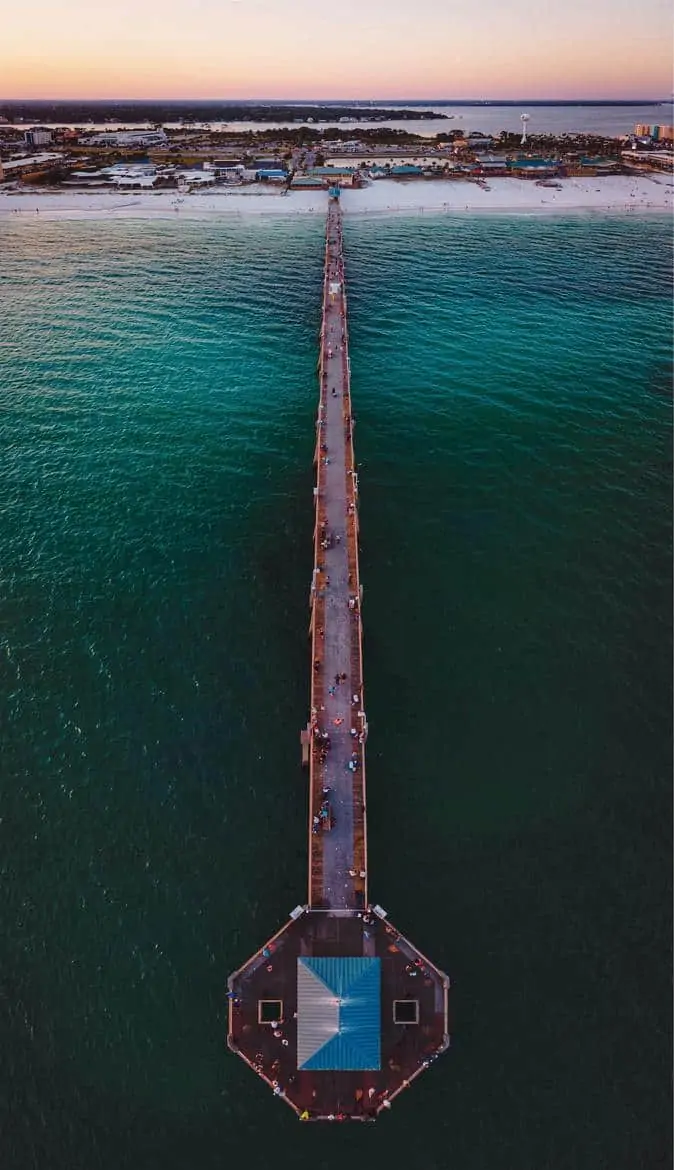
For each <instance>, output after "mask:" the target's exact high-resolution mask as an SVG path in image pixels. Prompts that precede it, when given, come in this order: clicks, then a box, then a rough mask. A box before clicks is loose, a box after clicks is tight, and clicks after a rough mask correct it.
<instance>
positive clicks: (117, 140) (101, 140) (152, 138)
mask: <svg viewBox="0 0 674 1170" xmlns="http://www.w3.org/2000/svg"><path fill="white" fill-rule="evenodd" d="M167 143H168V138H167V136H166V133H165V131H164V130H111V131H105V133H103V134H95V135H94V136H93V138H87V140H86V145H87V146H121V147H126V148H127V149H128V150H133V149H138V148H142V147H145V146H165V145H166V144H167Z"/></svg>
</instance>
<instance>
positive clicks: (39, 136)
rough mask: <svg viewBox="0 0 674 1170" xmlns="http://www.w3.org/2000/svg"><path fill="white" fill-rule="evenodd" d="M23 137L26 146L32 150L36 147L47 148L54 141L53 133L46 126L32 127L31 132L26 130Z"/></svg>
mask: <svg viewBox="0 0 674 1170" xmlns="http://www.w3.org/2000/svg"><path fill="white" fill-rule="evenodd" d="M23 137H24V142H25V143H26V146H30V147H32V149H33V150H34V149H35V147H36V146H49V144H50V143H51V142H53V141H54V135H53V132H52V131H51V130H49V129H48V128H47V127H46V126H33V128H32V129H31V130H26V133H25V134H24V136H23Z"/></svg>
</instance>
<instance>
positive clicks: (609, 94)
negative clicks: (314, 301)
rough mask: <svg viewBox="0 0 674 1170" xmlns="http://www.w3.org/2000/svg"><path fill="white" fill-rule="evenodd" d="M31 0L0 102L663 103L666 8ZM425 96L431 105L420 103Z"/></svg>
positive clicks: (489, 1)
mask: <svg viewBox="0 0 674 1170" xmlns="http://www.w3.org/2000/svg"><path fill="white" fill-rule="evenodd" d="M338 16H339V19H338V20H337V21H336V22H334V23H333V21H332V20H331V19H330V16H329V14H327V11H326V10H325V9H322V8H319V7H318V6H317V5H316V3H315V0H191V4H189V5H188V2H187V0H162V2H160V0H144V3H143V4H142V5H137V4H136V3H135V0H117V2H116V3H115V5H114V6H113V5H112V3H111V0H102V3H100V4H98V5H97V6H96V7H95V8H93V7H90V6H85V5H84V4H83V2H82V0H61V2H60V4H59V5H58V8H57V7H56V6H54V5H53V3H50V0H34V3H33V5H32V6H31V22H30V33H29V34H28V33H27V30H26V25H25V23H24V18H23V15H22V14H20V13H19V12H18V10H17V11H15V12H11V13H9V14H8V15H5V17H4V18H3V24H2V41H3V52H2V68H1V69H0V99H5V100H6V99H12V98H14V99H21V98H24V99H30V98H34V99H38V98H43V99H49V98H52V99H56V100H58V99H74V100H77V99H83V100H95V99H97V98H98V99H101V100H103V99H115V98H127V100H131V99H135V100H144V99H145V100H152V99H162V98H163V99H166V100H170V99H174V100H180V99H184V100H189V99H192V100H198V99H202V100H244V99H245V100H252V99H255V98H256V97H259V100H269V101H283V100H286V101H292V100H293V99H297V100H311V99H330V100H380V101H386V100H387V99H396V100H399V99H405V98H410V99H414V100H427V101H428V102H429V103H431V102H432V101H433V99H434V98H435V100H436V101H437V100H446V99H452V98H456V99H459V100H485V99H488V100H491V101H496V100H498V99H499V98H500V99H504V100H511V101H514V100H518V99H522V100H527V99H529V100H531V99H536V100H544V99H546V98H549V99H553V100H554V99H558V100H561V99H566V100H573V99H574V98H576V99H582V98H585V99H594V100H601V99H602V98H604V99H607V100H610V99H617V98H623V99H629V98H637V99H647V98H652V99H662V98H665V97H667V96H668V95H670V94H671V93H672V60H671V52H670V46H671V24H672V20H671V14H670V9H669V3H668V0H667V2H666V0H642V4H641V7H640V9H639V13H638V20H635V13H634V7H633V5H632V2H631V0H566V3H565V5H564V11H563V12H562V11H561V6H560V8H555V9H552V10H550V11H548V10H546V9H543V8H541V7H540V6H536V5H534V3H533V0H510V3H509V4H508V5H507V6H503V5H502V3H501V2H500V0H482V4H481V6H480V9H479V10H470V11H466V10H464V9H454V10H452V8H451V7H450V6H449V5H448V4H447V3H446V0H415V3H414V5H413V6H411V5H410V4H409V2H408V0H366V2H364V0H341V3H340V8H339V11H338ZM429 95H430V96H429Z"/></svg>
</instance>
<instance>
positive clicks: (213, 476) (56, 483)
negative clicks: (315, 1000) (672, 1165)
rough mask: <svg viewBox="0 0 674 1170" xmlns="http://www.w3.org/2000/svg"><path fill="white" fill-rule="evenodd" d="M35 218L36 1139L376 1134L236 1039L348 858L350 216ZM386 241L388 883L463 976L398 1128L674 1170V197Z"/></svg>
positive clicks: (21, 709)
mask: <svg viewBox="0 0 674 1170" xmlns="http://www.w3.org/2000/svg"><path fill="white" fill-rule="evenodd" d="M0 231H1V233H2V234H1V237H0V407H1V411H2V414H1V416H0V417H1V419H2V425H1V429H0V434H1V436H2V444H3V459H2V464H1V465H0V533H1V542H2V543H1V548H2V557H1V558H0V580H1V586H2V593H1V597H2V608H1V611H0V612H1V621H0V662H1V663H2V676H3V703H2V706H3V733H2V738H3V753H2V779H3V800H2V806H3V807H2V829H3V836H4V845H3V864H2V874H3V879H4V883H3V884H4V912H3V920H2V921H3V929H2V943H1V944H0V997H1V998H0V1002H1V1011H0V1019H2V1033H1V1035H2V1040H3V1045H2V1047H3V1065H4V1077H5V1085H4V1092H3V1100H4V1102H5V1109H8V1113H7V1116H6V1118H5V1124H4V1139H3V1143H4V1159H5V1164H6V1165H7V1167H8V1170H29V1168H30V1170H33V1168H36V1167H37V1168H40V1170H42V1168H44V1170H79V1168H80V1167H82V1170H84V1168H86V1170H98V1168H99V1167H100V1168H105V1170H108V1168H110V1170H113V1168H114V1170H121V1168H122V1167H129V1168H132V1170H155V1168H157V1170H159V1167H161V1168H162V1170H173V1168H175V1170H178V1168H180V1170H184V1167H187V1166H190V1167H195V1168H198V1170H209V1168H210V1167H213V1168H214V1170H215V1167H218V1168H220V1167H221V1166H222V1165H223V1164H224V1163H223V1159H224V1162H226V1163H227V1164H230V1162H231V1163H232V1164H233V1161H234V1159H235V1158H238V1159H240V1160H241V1161H242V1162H243V1160H244V1159H245V1160H246V1161H247V1162H250V1158H251V1151H253V1152H254V1154H255V1156H254V1157H253V1162H254V1163H255V1164H256V1165H257V1164H258V1163H259V1165H260V1166H266V1165H267V1163H269V1164H272V1162H273V1163H276V1162H278V1161H281V1162H283V1161H284V1159H285V1160H287V1159H288V1158H290V1157H292V1158H293V1164H294V1165H296V1166H297V1167H299V1168H301V1167H303V1166H307V1167H309V1165H311V1166H316V1165H318V1164H320V1166H322V1167H332V1166H335V1167H337V1165H341V1164H342V1162H343V1158H344V1155H345V1153H346V1154H347V1156H348V1153H349V1151H350V1150H351V1148H352V1147H353V1146H355V1143H356V1142H359V1141H360V1139H356V1138H355V1137H353V1135H352V1136H351V1137H348V1135H347V1134H344V1133H343V1132H342V1131H340V1132H338V1133H337V1134H336V1140H335V1141H334V1143H333V1141H332V1138H333V1136H334V1135H332V1134H331V1135H330V1142H329V1143H328V1145H327V1146H326V1144H325V1140H324V1136H323V1138H321V1136H320V1135H318V1136H317V1137H316V1140H317V1141H319V1146H316V1145H315V1143H314V1142H313V1138H312V1137H311V1135H310V1137H309V1139H308V1140H309V1145H308V1146H307V1149H306V1150H304V1149H303V1148H302V1147H298V1146H297V1130H296V1122H295V1121H294V1119H293V1117H292V1115H291V1114H290V1111H286V1110H283V1109H280V1108H278V1104H277V1102H276V1101H274V1100H273V1098H272V1096H271V1094H268V1093H267V1092H266V1091H265V1089H264V1087H263V1086H262V1085H261V1084H258V1083H257V1082H256V1081H255V1080H254V1078H253V1077H252V1074H250V1073H248V1071H247V1070H246V1069H245V1068H244V1067H243V1065H242V1064H241V1062H239V1061H236V1060H235V1059H234V1058H233V1057H231V1056H229V1055H228V1054H227V1052H226V1050H225V1047H224V1034H225V1031H226V1011H225V1001H224V985H225V978H226V975H227V973H228V971H229V970H231V969H233V968H234V967H236V966H238V965H239V964H240V962H242V961H243V960H244V959H245V958H246V957H247V956H248V954H249V953H250V952H251V951H252V950H253V949H255V948H256V947H257V946H258V945H260V944H261V943H262V942H263V941H264V939H265V938H266V937H268V936H269V935H270V934H271V933H272V931H273V930H275V929H276V928H277V926H278V925H279V924H280V923H281V922H282V921H283V920H284V918H285V917H286V916H287V913H288V912H289V910H291V909H292V907H293V906H295V905H296V904H297V902H298V901H300V900H301V899H302V897H303V890H304V889H305V880H306V873H305V869H306V853H305V828H306V792H305V778H304V777H303V775H302V773H301V770H300V767H299V730H300V728H301V726H303V724H304V723H305V722H306V715H307V700H308V669H307V668H308V659H307V654H308V648H307V642H306V630H307V624H308V611H307V598H308V587H309V580H310V574H311V527H312V486H313V485H312V468H311V458H312V453H313V424H314V412H315V405H316V383H315V362H316V353H317V349H316V339H317V331H318V326H319V315H320V296H321V276H322V272H321V265H322V245H323V238H322V231H323V223H322V220H321V218H320V217H316V218H312V217H305V218H303V219H302V220H294V219H290V218H286V219H281V218H279V219H275V218H271V219H264V221H263V217H259V222H256V221H251V222H246V221H245V220H243V221H240V222H236V223H232V222H230V223H227V222H217V221H210V222H208V223H195V222H192V223H190V222H184V223H180V224H173V223H165V222H141V221H127V222H123V223H120V222H110V223H107V224H104V223H96V224H86V223H78V222H72V223H67V224H62V223H37V224H33V223H30V224H29V223H11V224H6V225H2V228H1V229H0ZM345 235H346V248H347V275H348V278H349V293H350V313H351V319H350V329H351V343H352V353H351V356H352V375H353V396H354V410H355V414H356V417H357V422H358V425H357V429H356V433H355V439H356V452H357V458H358V460H359V462H360V483H361V492H362V544H363V551H362V557H363V561H362V574H363V579H364V582H365V601H364V627H365V656H366V661H365V672H366V694H367V700H368V716H369V723H370V741H369V745H368V750H369V755H368V760H369V768H368V781H369V811H370V857H371V870H372V873H371V883H372V890H373V894H374V896H375V898H376V899H377V900H379V901H381V902H383V904H384V905H385V906H386V908H387V909H388V910H389V912H390V914H391V916H392V918H393V920H394V921H395V922H396V923H398V924H399V926H400V927H401V928H402V929H404V930H405V931H406V932H408V933H409V934H410V935H411V937H413V938H414V939H415V941H416V942H417V943H418V945H419V946H420V947H421V948H422V949H423V950H424V951H427V952H428V953H429V954H430V955H431V956H432V957H433V958H434V959H435V960H436V961H437V962H438V963H439V965H440V966H442V967H444V969H445V970H447V971H448V972H449V973H450V975H451V976H452V979H453V981H454V991H453V993H452V994H453V1000H452V1003H453V1013H454V1033H455V1034H454V1045H453V1050H452V1053H451V1054H450V1055H449V1056H447V1057H446V1058H445V1059H444V1060H443V1061H442V1062H440V1063H439V1064H438V1065H437V1066H436V1068H435V1069H434V1070H433V1072H432V1075H431V1074H429V1075H428V1077H427V1078H426V1079H425V1080H424V1081H422V1082H421V1083H420V1085H419V1086H418V1087H416V1088H414V1089H413V1090H411V1091H410V1093H409V1094H405V1095H404V1097H403V1099H401V1102H400V1104H399V1105H398V1104H397V1103H396V1108H395V1109H394V1110H393V1111H392V1113H391V1116H390V1117H389V1118H386V1119H385V1121H384V1122H382V1123H381V1132H380V1133H378V1134H377V1139H376V1140H377V1142H378V1144H379V1145H380V1147H381V1151H382V1156H385V1157H388V1158H389V1159H390V1161H391V1164H392V1165H398V1164H401V1163H402V1162H405V1163H406V1164H409V1165H412V1166H414V1165H417V1164H418V1158H419V1154H418V1150H419V1145H418V1143H419V1141H420V1140H421V1139H420V1133H421V1132H422V1131H423V1134H424V1136H423V1143H424V1155H423V1165H424V1167H425V1170H434V1168H437V1170H441V1168H442V1170H445V1168H446V1167H447V1166H448V1165H451V1166H453V1167H455V1170H486V1168H489V1170H499V1168H503V1170H513V1168H514V1167H517V1168H518V1170H543V1167H545V1168H547V1170H569V1168H570V1167H573V1168H574V1170H602V1168H604V1167H607V1168H608V1167H610V1170H623V1168H624V1170H635V1168H636V1167H641V1166H643V1167H648V1168H649V1170H652V1167H654V1166H656V1165H665V1164H666V1162H667V1150H668V1135H669V1128H670V1127H669V1100H668V1094H667V1093H666V1084H667V1080H668V1071H669V1057H668V1047H667V1045H668V1037H667V1027H666V1024H665V1023H664V1022H663V1021H666V1020H667V1015H668V1012H669V1011H670V1007H671V1004H670V995H669V964H668V963H667V962H666V957H667V954H668V949H669V939H670V932H669V923H668V907H669V904H670V899H669V897H668V888H669V872H670V866H669V826H670V824H671V814H670V793H669V743H670V730H669V729H670V711H671V680H670V665H669V664H670V653H671V617H670V604H669V600H670V589H671V536H670V533H671V484H672V475H671V387H672V368H671V346H670V341H671V236H670V228H669V223H668V221H667V220H666V219H660V218H658V217H656V216H653V217H650V218H648V219H645V220H643V221H638V220H636V219H634V218H629V219H627V218H621V217H610V216H604V217H601V216H597V217H595V216H588V217H582V216H575V217H572V218H563V217H560V216H556V217H554V218H550V219H545V218H542V217H534V218H531V219H528V218H526V217H517V219H515V218H510V219H509V218H508V217H505V216H504V217H499V216H493V217H479V218H476V219H475V220H471V219H469V218H465V219H463V218H462V219H461V220H457V219H449V218H448V217H445V218H430V217H429V218H422V217H419V216H416V217H414V218H410V219H406V218H404V217H400V218H397V217H396V218H391V219H384V218H377V219H372V220H368V219H366V218H363V219H358V218H356V217H353V218H350V219H349V220H348V222H347V224H346V228H345ZM262 1126H264V1129H263V1128H262ZM291 1133H292V1135H293V1136H292V1137H291V1136H290V1135H291ZM301 1137H302V1138H303V1139H304V1137H305V1134H304V1132H303V1133H302V1135H301ZM265 1151H266V1153H265Z"/></svg>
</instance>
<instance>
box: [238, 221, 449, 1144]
mask: <svg viewBox="0 0 674 1170" xmlns="http://www.w3.org/2000/svg"><path fill="white" fill-rule="evenodd" d="M318 372H319V390H320V393H319V405H318V415H317V419H316V448H315V458H314V462H315V467H316V484H315V488H314V504H315V525H314V552H313V568H312V574H311V585H310V596H309V600H310V607H311V620H310V636H311V697H310V717H309V721H308V723H307V726H306V728H305V729H304V731H303V732H302V733H301V743H302V762H303V763H304V764H305V765H308V768H309V824H308V833H309V889H308V898H307V902H306V903H305V904H303V905H299V906H297V907H296V908H295V910H294V911H293V912H292V914H291V916H290V919H289V921H288V922H287V923H286V925H285V926H284V927H282V929H281V930H280V931H279V932H278V933H277V934H276V935H274V936H273V938H271V939H269V940H268V941H267V943H266V944H265V945H264V946H263V947H261V948H260V950H259V951H257V952H256V953H255V955H253V956H252V957H251V958H250V959H249V960H248V962H247V963H246V964H245V965H244V966H243V967H241V968H239V970H238V971H235V972H234V973H233V974H232V975H231V976H230V977H229V980H228V998H229V1028H228V1044H229V1047H230V1048H231V1049H232V1050H233V1051H234V1052H236V1053H237V1054H238V1055H240V1056H241V1057H242V1058H243V1059H244V1060H245V1061H246V1062H247V1063H248V1064H249V1065H250V1066H251V1067H252V1068H253V1069H254V1071H255V1072H257V1073H258V1075H259V1076H261V1077H262V1079H263V1080H265V1081H266V1082H267V1083H268V1085H270V1087H271V1088H272V1090H273V1092H274V1093H275V1094H276V1095H277V1096H280V1097H282V1098H283V1099H284V1100H285V1101H286V1103H287V1104H289V1105H290V1106H291V1107H292V1108H293V1109H294V1110H295V1112H296V1113H297V1114H298V1116H299V1117H300V1119H301V1120H303V1121H309V1120H330V1121H345V1120H359V1121H364V1120H371V1119H374V1118H375V1117H376V1116H377V1114H378V1113H379V1112H380V1111H381V1110H383V1109H387V1108H389V1107H390V1105H391V1102H392V1101H393V1099H394V1098H395V1097H396V1096H397V1094H398V1093H399V1092H401V1091H402V1089H404V1088H406V1087H407V1086H408V1085H409V1084H410V1082H411V1081H412V1080H413V1079H415V1078H416V1077H417V1076H418V1075H419V1074H420V1073H421V1072H422V1071H423V1070H424V1069H425V1068H427V1067H428V1066H429V1064H431V1063H432V1062H433V1061H434V1060H435V1059H436V1057H437V1056H438V1055H440V1053H441V1052H443V1051H444V1050H445V1049H446V1048H447V1047H448V1045H449V1035H448V990H449V979H448V978H447V976H446V975H445V974H444V973H443V972H442V971H440V970H439V969H438V968H437V967H435V966H434V965H433V964H432V963H431V962H430V960H428V959H427V958H426V957H425V956H424V955H422V954H421V952H420V951H418V950H417V949H416V948H415V947H414V946H413V945H412V943H411V942H410V941H409V940H408V939H407V938H405V937H404V936H403V935H402V934H400V932H399V931H398V930H396V928H395V927H394V926H392V924H391V923H390V922H389V920H388V915H387V914H386V911H384V910H383V909H382V908H381V907H380V906H371V905H370V903H369V899H368V872H367V837H366V789H365V742H366V740H367V732H368V727H367V718H366V715H365V705H364V691H363V653H362V624H361V603H362V586H361V582H360V574H359V566H358V475H357V470H356V464H355V461H354V448H353V428H354V420H353V417H352V411H351V385H350V363H349V348H348V324H347V300H346V286H345V272H344V253H343V241H342V219H341V209H340V206H339V201H338V199H336V198H331V199H330V202H329V206H328V215H327V223H326V236H325V268H324V283H323V314H322V324H321V336H320V356H319V363H318ZM359 979H361V980H364V982H361V983H358V980H359ZM354 980H355V983H354Z"/></svg>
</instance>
